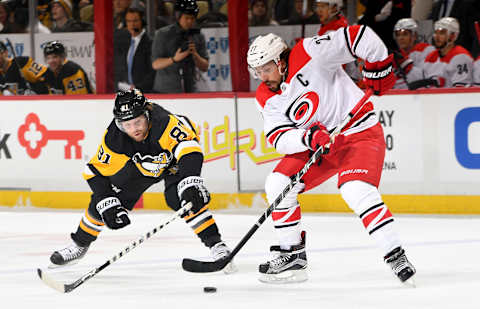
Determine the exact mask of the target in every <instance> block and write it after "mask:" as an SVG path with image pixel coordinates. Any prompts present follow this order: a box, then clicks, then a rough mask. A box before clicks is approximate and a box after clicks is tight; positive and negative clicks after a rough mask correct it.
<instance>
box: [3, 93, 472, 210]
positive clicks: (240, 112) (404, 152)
mask: <svg viewBox="0 0 480 309" xmlns="http://www.w3.org/2000/svg"><path fill="white" fill-rule="evenodd" d="M148 97H149V98H151V100H152V101H154V102H157V103H160V104H161V105H162V106H164V107H165V108H166V109H168V110H170V111H171V112H173V113H177V114H183V115H187V116H188V117H189V118H190V119H192V120H193V121H195V122H196V123H197V124H198V125H199V126H200V138H201V145H202V148H203V151H204V154H205V163H204V167H203V176H204V177H205V179H206V182H207V186H208V188H209V190H210V191H211V192H212V195H213V199H212V202H211V207H212V208H213V209H220V208H237V207H240V208H241V207H260V208H263V207H265V205H266V203H265V201H264V194H263V185H264V180H265V178H266V176H267V175H268V173H269V172H270V171H271V170H272V169H273V168H274V167H275V165H276V164H277V163H278V160H279V159H280V158H281V157H282V156H281V155H279V154H278V153H276V152H275V150H274V149H273V148H272V147H271V146H270V145H268V144H267V143H266V142H265V136H264V132H263V125H262V119H261V116H260V114H259V112H258V110H257V108H256V107H255V102H254V97H253V95H252V94H251V93H246V94H237V95H235V94H233V93H216V94H215V95H212V94H197V95H190V96H186V95H182V96H169V95H165V96H161V95H152V96H148ZM479 98H480V92H476V91H475V90H472V89H470V90H469V91H468V92H465V91H456V90H450V91H447V92H438V91H430V92H427V93H425V92H422V93H420V92H415V93H414V94H411V93H410V94H406V93H404V92H402V93H400V94H399V93H397V94H395V95H388V96H383V97H374V98H373V99H372V101H373V102H374V103H375V105H376V109H377V116H378V118H379V121H380V123H381V124H382V125H383V128H384V131H385V140H386V144H387V151H386V157H385V164H384V171H383V176H382V181H381V184H380V192H381V193H382V194H383V196H384V200H385V202H386V203H387V204H388V205H389V206H390V208H391V209H392V210H393V211H394V212H405V213H460V214H463V213H464V214H470V213H477V214H478V213H480V190H479V188H480V100H479ZM0 104H1V106H2V113H1V115H0V171H1V172H0V190H1V191H0V205H6V206H18V207H21V206H34V207H51V208H69V209H70V208H85V207H86V205H87V204H88V201H89V196H90V192H89V187H88V185H87V184H86V182H85V181H84V180H83V178H82V176H81V173H82V171H83V169H84V165H85V162H87V161H88V160H89V158H90V156H92V155H93V154H94V153H95V152H96V150H97V147H98V145H99V142H100V140H101V138H102V135H103V134H104V132H105V128H106V127H107V126H108V124H109V123H110V121H111V115H112V114H111V113H112V107H113V96H109V95H106V96H70V97H66V96H63V97H62V96H59V97H48V100H46V99H45V97H41V96H38V97H28V98H27V97H22V98H5V99H1V100H0ZM236 149H239V152H237V151H236ZM336 181H337V180H336V177H333V178H332V179H330V180H329V181H327V182H326V183H325V184H323V185H321V186H319V187H317V188H316V189H314V190H312V191H309V192H307V193H305V194H302V195H301V197H300V202H301V205H302V209H303V210H304V211H333V212H343V211H349V210H348V208H347V206H346V204H345V203H344V202H343V200H342V199H341V197H340V195H339V194H338V190H337V188H336ZM162 191H163V185H162V184H159V185H156V186H154V187H152V188H151V189H150V190H149V191H148V192H147V193H146V194H145V195H144V196H143V199H142V200H141V201H140V203H139V204H138V206H139V207H143V208H146V209H165V208H166V205H165V202H164V199H163V195H162V194H161V192H162Z"/></svg>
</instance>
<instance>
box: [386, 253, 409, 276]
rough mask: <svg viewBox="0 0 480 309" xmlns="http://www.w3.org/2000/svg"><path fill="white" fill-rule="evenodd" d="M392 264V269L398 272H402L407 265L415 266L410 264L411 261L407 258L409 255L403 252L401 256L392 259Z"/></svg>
mask: <svg viewBox="0 0 480 309" xmlns="http://www.w3.org/2000/svg"><path fill="white" fill-rule="evenodd" d="M389 264H390V266H391V267H392V270H393V271H394V272H395V273H396V274H398V273H399V272H401V271H402V270H403V269H405V268H406V267H410V268H412V267H413V266H412V265H411V264H410V262H409V261H408V259H407V256H406V255H405V254H404V253H402V254H400V255H399V256H397V257H395V258H394V259H392V261H390V262H389Z"/></svg>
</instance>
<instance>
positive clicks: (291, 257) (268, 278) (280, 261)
mask: <svg viewBox="0 0 480 309" xmlns="http://www.w3.org/2000/svg"><path fill="white" fill-rule="evenodd" d="M270 251H272V252H275V253H277V256H276V257H275V258H274V259H272V260H270V261H267V262H266V263H264V264H260V266H259V269H258V270H259V272H260V273H261V276H260V278H259V280H260V281H261V282H264V283H294V282H303V281H306V280H307V279H308V276H307V271H306V268H307V254H306V252H305V232H302V242H301V243H300V244H299V245H296V246H292V247H291V248H290V250H283V249H281V248H280V246H272V247H270Z"/></svg>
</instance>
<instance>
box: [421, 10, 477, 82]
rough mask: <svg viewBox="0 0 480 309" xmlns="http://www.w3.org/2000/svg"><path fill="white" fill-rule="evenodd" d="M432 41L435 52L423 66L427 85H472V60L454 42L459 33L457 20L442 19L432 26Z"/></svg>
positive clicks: (450, 18)
mask: <svg viewBox="0 0 480 309" xmlns="http://www.w3.org/2000/svg"><path fill="white" fill-rule="evenodd" d="M434 31H435V33H434V35H433V41H434V45H435V48H436V50H435V51H433V52H431V53H430V54H429V55H428V56H427V58H426V59H425V63H424V65H423V76H424V78H425V81H427V82H428V83H427V84H430V86H435V87H469V86H471V85H472V69H473V58H472V56H471V55H470V53H469V52H468V50H466V49H465V48H463V47H462V46H460V45H456V44H455V41H456V40H457V38H458V34H459V33H460V26H459V24H458V21H457V19H455V18H453V17H444V18H442V19H440V20H438V21H437V22H435V24H434Z"/></svg>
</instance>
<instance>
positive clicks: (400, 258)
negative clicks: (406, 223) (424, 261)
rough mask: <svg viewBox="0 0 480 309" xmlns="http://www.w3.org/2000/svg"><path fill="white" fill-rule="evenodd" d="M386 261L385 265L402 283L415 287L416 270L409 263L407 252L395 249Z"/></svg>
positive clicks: (387, 256)
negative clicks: (414, 276)
mask: <svg viewBox="0 0 480 309" xmlns="http://www.w3.org/2000/svg"><path fill="white" fill-rule="evenodd" d="M384 259H385V263H387V264H388V265H389V266H390V267H391V268H392V271H393V273H394V274H395V275H396V276H397V277H398V279H399V280H400V281H401V282H402V283H404V284H406V285H409V286H412V287H415V282H414V280H413V275H414V274H415V272H416V270H415V267H413V265H412V263H410V262H409V261H408V259H407V256H406V255H405V250H403V249H402V247H397V248H395V249H393V250H392V251H391V252H390V253H389V254H387V255H386V256H385V257H384Z"/></svg>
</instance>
